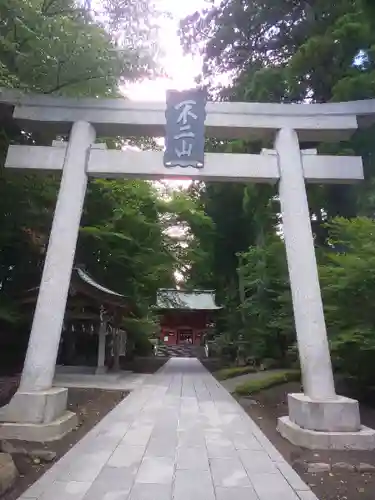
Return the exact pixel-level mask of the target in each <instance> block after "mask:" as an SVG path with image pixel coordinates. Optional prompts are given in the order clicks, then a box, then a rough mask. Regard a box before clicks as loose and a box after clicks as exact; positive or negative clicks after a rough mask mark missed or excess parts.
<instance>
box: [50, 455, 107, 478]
mask: <svg viewBox="0 0 375 500" xmlns="http://www.w3.org/2000/svg"><path fill="white" fill-rule="evenodd" d="M110 455H111V452H102V451H99V452H97V453H95V454H94V453H88V454H84V455H81V456H80V457H77V458H76V459H75V460H73V461H72V462H70V463H69V464H68V466H67V468H66V469H65V470H62V473H61V475H59V477H58V479H62V480H63V481H78V482H92V481H94V480H95V479H96V477H97V476H98V475H99V473H100V471H101V470H102V468H103V467H104V465H105V463H106V462H107V461H108V459H109V457H110ZM58 465H59V464H58V463H57V466H58Z"/></svg>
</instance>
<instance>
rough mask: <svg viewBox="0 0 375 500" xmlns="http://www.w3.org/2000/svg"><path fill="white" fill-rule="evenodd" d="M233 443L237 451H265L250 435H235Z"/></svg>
mask: <svg viewBox="0 0 375 500" xmlns="http://www.w3.org/2000/svg"><path fill="white" fill-rule="evenodd" d="M232 441H233V444H234V447H235V448H236V450H260V451H262V450H263V448H262V445H261V444H260V443H259V441H258V440H257V438H256V437H255V436H254V435H253V434H250V433H248V434H247V435H246V434H245V435H240V434H235V435H234V436H233V437H232Z"/></svg>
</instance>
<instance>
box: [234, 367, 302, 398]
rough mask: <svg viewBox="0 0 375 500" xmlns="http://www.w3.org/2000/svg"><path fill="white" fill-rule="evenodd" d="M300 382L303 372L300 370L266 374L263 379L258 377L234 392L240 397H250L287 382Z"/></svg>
mask: <svg viewBox="0 0 375 500" xmlns="http://www.w3.org/2000/svg"><path fill="white" fill-rule="evenodd" d="M300 380H301V372H300V371H299V370H284V371H283V372H278V373H267V372H265V373H264V376H263V377H257V378H256V379H254V380H249V381H248V382H245V383H243V384H240V385H238V386H237V387H236V389H235V391H234V392H235V394H237V395H239V396H249V395H250V394H254V393H255V392H259V391H262V390H263V389H268V388H270V387H274V386H275V385H281V384H285V383H287V382H298V381H300Z"/></svg>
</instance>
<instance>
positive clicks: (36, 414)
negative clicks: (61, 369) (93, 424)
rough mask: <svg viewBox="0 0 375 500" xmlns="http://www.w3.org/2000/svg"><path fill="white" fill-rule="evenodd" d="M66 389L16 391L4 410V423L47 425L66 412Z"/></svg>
mask: <svg viewBox="0 0 375 500" xmlns="http://www.w3.org/2000/svg"><path fill="white" fill-rule="evenodd" d="M67 402H68V389H64V388H62V387H51V389H46V390H44V391H35V392H25V391H17V392H16V394H15V395H14V396H13V398H12V399H11V401H10V403H9V404H8V405H7V406H6V407H5V408H4V412H3V415H4V416H2V420H4V421H5V422H17V423H31V424H49V423H50V422H53V421H54V420H55V419H56V418H58V417H60V416H61V415H62V414H63V413H64V412H65V410H66V407H67Z"/></svg>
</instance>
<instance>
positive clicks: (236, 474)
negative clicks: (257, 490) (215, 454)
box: [210, 458, 251, 488]
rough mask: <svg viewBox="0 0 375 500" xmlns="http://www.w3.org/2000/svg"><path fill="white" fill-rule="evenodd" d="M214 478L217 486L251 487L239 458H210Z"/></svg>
mask: <svg viewBox="0 0 375 500" xmlns="http://www.w3.org/2000/svg"><path fill="white" fill-rule="evenodd" d="M210 466H211V472H212V478H213V482H214V485H215V486H223V487H226V488H229V487H240V486H241V487H246V486H247V487H250V486H251V483H250V481H249V478H248V476H247V474H246V471H245V469H244V467H243V465H242V463H241V462H240V460H238V459H234V458H214V459H211V460H210Z"/></svg>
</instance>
